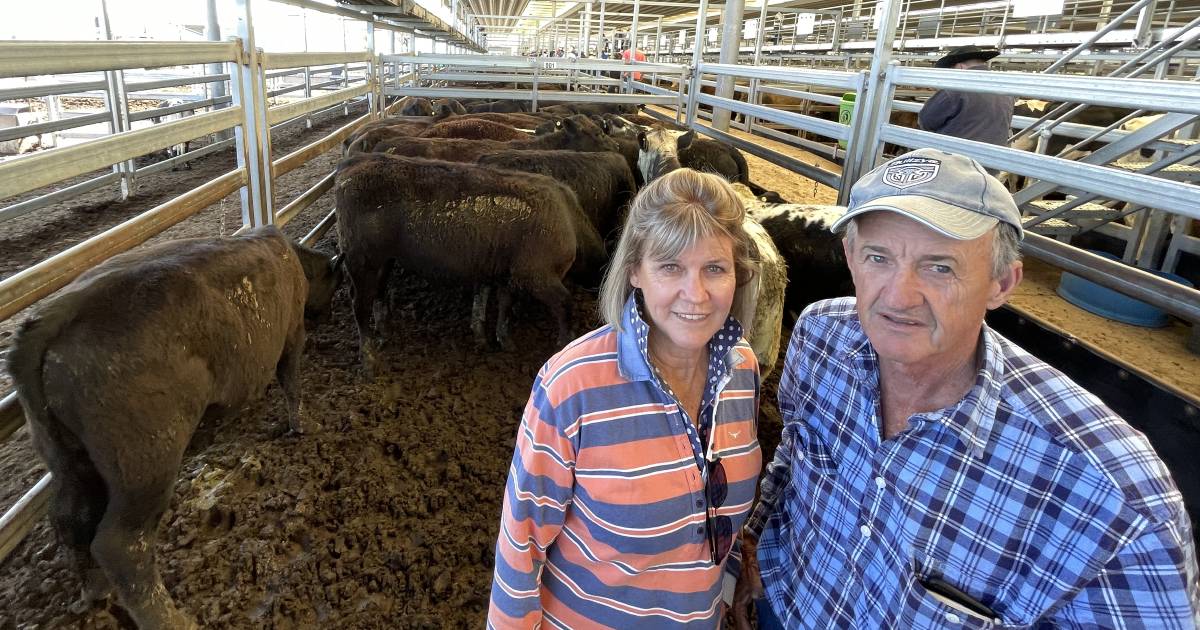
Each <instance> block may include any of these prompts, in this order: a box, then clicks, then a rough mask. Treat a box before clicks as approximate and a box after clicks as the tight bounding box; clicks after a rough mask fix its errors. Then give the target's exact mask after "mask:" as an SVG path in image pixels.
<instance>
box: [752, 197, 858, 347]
mask: <svg viewBox="0 0 1200 630" xmlns="http://www.w3.org/2000/svg"><path fill="white" fill-rule="evenodd" d="M755 197H756V199H747V198H745V197H743V199H742V201H743V203H745V204H746V214H747V215H748V216H750V217H751V218H753V219H754V220H756V221H758V223H759V224H760V225H762V226H763V229H765V230H766V231H767V234H770V235H771V240H772V241H774V243H775V246H776V247H777V248H778V249H779V254H780V255H781V256H783V259H784V260H785V261H786V262H787V268H788V277H789V282H788V284H787V293H786V298H785V300H784V311H785V313H787V314H788V315H789V317H788V318H787V320H788V321H787V323H788V324H789V325H790V324H791V323H792V322H794V321H795V319H796V317H798V316H799V314H800V312H801V311H803V310H804V307H805V306H808V305H809V304H811V303H813V302H816V301H817V300H824V299H826V298H831V297H841V296H844V295H853V294H854V283H853V282H852V281H851V280H850V270H849V268H848V267H847V266H846V253H845V251H844V250H843V249H842V243H841V236H839V235H837V234H834V233H833V232H830V231H829V227H830V226H831V225H833V223H834V221H836V220H837V219H838V217H840V216H842V213H843V212H844V211H845V208H842V207H841V206H822V205H807V204H776V203H766V202H763V201H762V200H761V199H760V198H757V197H758V195H757V194H756V195H755Z"/></svg>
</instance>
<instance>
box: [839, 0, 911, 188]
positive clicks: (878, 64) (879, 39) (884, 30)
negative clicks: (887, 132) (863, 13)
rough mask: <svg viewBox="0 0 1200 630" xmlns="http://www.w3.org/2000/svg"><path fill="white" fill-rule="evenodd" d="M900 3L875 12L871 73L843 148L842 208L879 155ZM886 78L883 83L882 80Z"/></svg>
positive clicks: (891, 1) (889, 2)
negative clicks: (878, 19) (879, 19)
mask: <svg viewBox="0 0 1200 630" xmlns="http://www.w3.org/2000/svg"><path fill="white" fill-rule="evenodd" d="M900 2H901V0H883V6H882V7H879V8H878V9H876V10H880V11H883V12H884V19H883V22H882V23H881V24H880V28H879V32H878V33H877V34H876V37H875V54H874V57H873V58H872V59H871V70H870V73H869V74H868V75H867V79H866V84H865V85H864V86H863V89H862V90H861V91H860V93H859V94H858V97H857V98H856V99H855V103H854V120H853V122H852V123H851V125H852V127H854V128H855V129H854V130H853V131H852V133H851V137H850V142H848V143H847V146H846V160H845V165H844V167H843V169H842V182H841V184H842V185H841V188H840V190H839V191H838V203H839V204H844V203H845V202H846V200H847V199H848V198H849V196H850V186H852V185H853V184H854V182H855V181H857V179H858V178H859V176H860V175H862V174H863V173H865V172H867V171H869V170H871V169H872V168H874V166H875V160H876V158H877V157H878V155H879V148H880V144H879V129H880V127H881V126H882V125H886V124H887V122H888V113H889V112H890V111H891V107H892V90H893V84H892V82H891V75H892V73H890V72H887V73H885V72H884V69H885V68H888V67H889V65H891V64H892V42H893V41H894V40H895V37H896V24H897V22H898V21H899V18H900ZM885 75H886V79H885Z"/></svg>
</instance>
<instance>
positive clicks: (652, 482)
mask: <svg viewBox="0 0 1200 630" xmlns="http://www.w3.org/2000/svg"><path fill="white" fill-rule="evenodd" d="M744 219H745V209H744V208H743V207H742V204H741V202H740V201H739V200H738V198H737V196H736V194H735V193H734V192H733V190H732V189H731V188H730V186H729V184H728V183H726V182H725V180H724V179H722V178H721V177H719V176H717V175H713V174H708V173H699V172H696V171H693V170H690V169H680V170H677V171H673V172H671V173H669V174H668V175H665V176H663V177H661V178H659V179H656V180H654V181H653V182H652V183H650V184H648V185H646V186H645V187H644V188H643V189H642V190H641V191H640V192H639V193H638V195H637V197H636V198H635V199H634V202H633V204H632V207H631V208H630V211H629V216H628V219H627V220H626V222H625V228H624V230H623V232H622V234H621V238H620V240H619V242H618V244H617V248H616V251H615V253H614V255H613V260H612V264H611V266H610V267H609V270H608V272H607V274H606V276H605V279H604V283H603V285H602V287H601V292H600V312H601V316H602V317H603V319H604V321H605V322H606V324H605V325H604V326H603V327H601V328H599V329H598V330H595V331H593V332H590V333H588V334H586V335H584V336H583V337H580V338H579V339H578V340H576V341H574V342H572V343H571V344H569V345H568V346H567V347H566V348H564V349H563V350H562V351H560V352H559V353H558V354H556V355H554V356H553V357H552V358H551V359H550V360H549V361H547V362H546V364H545V365H544V366H543V367H542V369H541V371H539V373H538V376H537V378H536V380H535V381H534V384H533V392H532V393H531V395H530V398H529V402H528V404H527V405H526V407H525V413H524V416H523V417H522V419H521V425H520V428H519V429H518V431H517V443H516V448H515V452H514V454H513V460H512V466H511V467H510V468H509V476H508V484H507V486H506V488H505V495H504V508H503V513H502V515H501V521H500V534H499V536H498V540H497V542H496V566H495V573H494V579H493V582H492V593H491V606H490V609H489V611H488V622H487V623H488V627H489V628H534V627H537V626H538V625H539V624H541V627H544V628H545V627H555V628H590V627H607V628H622V629H625V628H655V629H658V628H683V627H687V628H709V629H716V628H718V627H719V625H720V623H721V619H722V616H723V614H724V610H725V608H726V603H727V602H730V601H732V596H733V586H734V584H735V583H736V581H737V580H736V576H737V575H738V572H739V563H740V551H739V541H738V540H737V536H736V535H737V533H738V532H740V531H741V526H742V522H743V521H744V520H745V518H746V516H747V515H748V514H749V510H750V506H751V504H752V503H753V501H754V491H755V486H756V485H757V481H758V476H759V472H760V471H761V468H762V459H761V455H760V453H759V448H758V439H757V430H758V427H757V413H758V391H759V375H758V363H757V361H756V359H755V357H754V352H753V350H751V348H750V346H749V345H748V344H747V343H746V341H745V340H744V339H743V338H742V333H743V329H742V325H741V323H739V322H741V321H750V320H751V318H752V314H753V309H754V306H753V305H754V303H755V299H756V296H755V295H754V291H755V289H754V287H755V285H756V283H753V282H751V280H752V279H753V277H754V275H755V274H756V273H757V268H758V265H757V262H756V261H754V260H753V259H752V258H751V255H750V251H751V250H750V241H749V237H748V236H747V235H746V233H745V231H744V230H743V228H742V222H743V220H744Z"/></svg>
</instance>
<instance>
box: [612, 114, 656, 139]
mask: <svg viewBox="0 0 1200 630" xmlns="http://www.w3.org/2000/svg"><path fill="white" fill-rule="evenodd" d="M600 120H601V121H602V122H603V125H601V127H602V128H603V129H604V133H607V134H608V135H610V136H612V137H614V138H629V139H630V140H634V139H636V138H637V137H638V134H639V133H641V132H643V131H647V130H648V129H649V128H648V127H643V126H641V125H639V124H637V123H633V122H630V121H629V120H628V119H626V118H623V117H621V116H618V115H616V114H603V115H602V116H600Z"/></svg>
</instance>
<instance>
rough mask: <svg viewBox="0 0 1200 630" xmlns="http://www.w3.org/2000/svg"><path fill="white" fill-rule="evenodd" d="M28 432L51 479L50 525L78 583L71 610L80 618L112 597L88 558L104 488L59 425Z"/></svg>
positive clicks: (83, 454)
mask: <svg viewBox="0 0 1200 630" xmlns="http://www.w3.org/2000/svg"><path fill="white" fill-rule="evenodd" d="M31 431H32V433H33V441H34V445H35V447H36V448H37V450H38V452H39V453H41V454H42V459H43V460H44V461H46V463H47V468H49V469H50V472H51V474H53V482H52V491H51V496H53V497H54V499H53V501H52V502H51V507H50V523H51V525H52V526H53V528H54V531H55V533H56V534H57V535H58V539H59V542H60V543H61V544H62V546H63V547H64V548H65V549H66V550H67V553H68V555H69V556H70V560H71V563H72V564H73V565H74V566H75V569H76V571H77V573H78V575H79V577H80V578H81V579H82V580H83V593H82V598H81V599H80V600H79V601H78V602H76V603H75V604H73V605H72V607H71V608H72V610H74V611H75V612H78V613H82V612H84V611H86V610H87V609H88V608H90V607H91V605H92V602H96V601H100V600H104V599H108V597H109V596H110V595H111V594H112V586H111V585H110V584H109V582H108V578H107V577H106V576H105V575H104V572H103V571H101V570H100V567H98V566H97V565H96V561H95V560H94V559H93V558H92V552H91V545H92V540H93V539H94V538H95V536H96V526H97V525H98V524H99V523H100V519H101V517H103V516H104V509H105V506H106V505H107V503H108V488H106V487H105V485H104V479H103V478H101V477H100V474H99V473H98V472H97V471H96V468H95V466H94V465H93V464H92V460H91V456H90V455H88V452H87V450H86V449H85V448H84V446H83V444H82V443H81V442H80V441H79V439H78V438H76V437H75V435H74V434H72V433H70V432H69V431H68V430H66V429H65V428H64V427H62V426H61V425H56V426H50V427H46V426H43V425H41V424H37V425H31Z"/></svg>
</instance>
